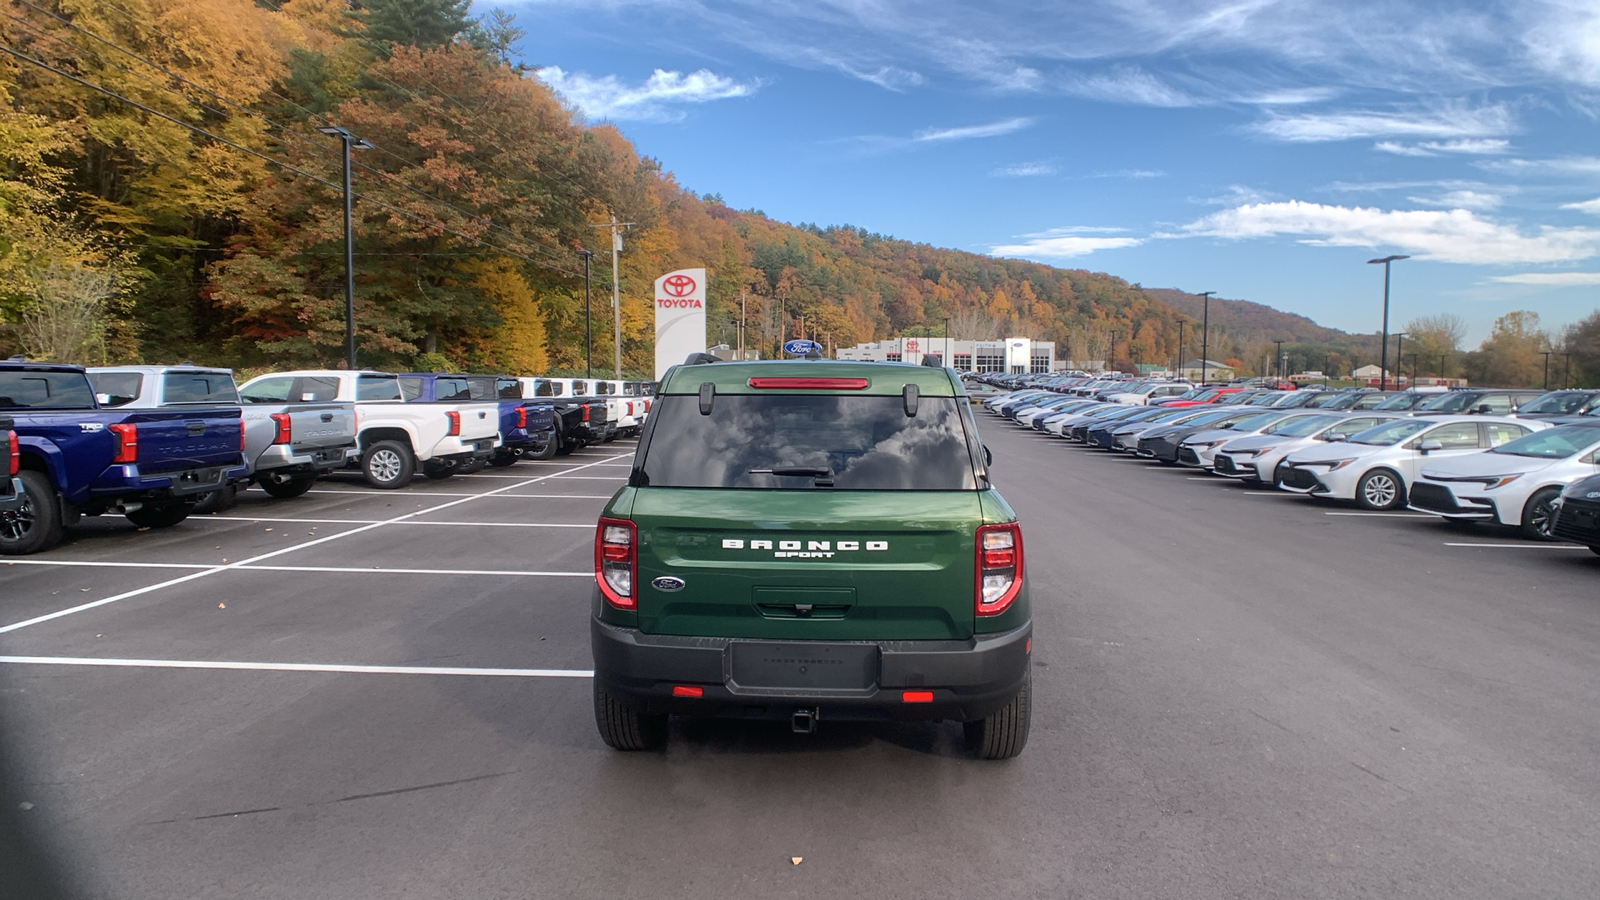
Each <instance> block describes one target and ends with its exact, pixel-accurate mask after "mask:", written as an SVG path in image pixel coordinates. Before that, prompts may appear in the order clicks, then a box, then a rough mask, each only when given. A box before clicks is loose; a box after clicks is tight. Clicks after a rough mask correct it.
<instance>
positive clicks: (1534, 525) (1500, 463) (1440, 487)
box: [1410, 421, 1600, 541]
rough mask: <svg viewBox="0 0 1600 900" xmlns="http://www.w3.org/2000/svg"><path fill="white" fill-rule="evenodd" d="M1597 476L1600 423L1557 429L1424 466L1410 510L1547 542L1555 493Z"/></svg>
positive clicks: (1412, 492) (1415, 488) (1599, 450)
mask: <svg viewBox="0 0 1600 900" xmlns="http://www.w3.org/2000/svg"><path fill="white" fill-rule="evenodd" d="M1596 474H1600V421H1597V422H1595V424H1593V425H1587V424H1585V425H1563V426H1560V427H1557V428H1551V429H1548V430H1546V431H1540V432H1536V433H1534V434H1530V435H1528V436H1527V437H1522V438H1518V439H1517V440H1514V441H1511V442H1510V443H1507V444H1501V445H1500V446H1498V447H1496V448H1494V449H1493V450H1489V451H1486V452H1484V453H1471V454H1468V455H1466V456H1460V457H1456V458H1455V459H1445V460H1440V461H1439V462H1437V463H1433V464H1430V465H1427V466H1424V467H1423V469H1422V477H1421V478H1419V479H1418V480H1417V483H1416V484H1415V485H1413V486H1412V488H1411V502H1410V507H1411V508H1412V509H1414V510H1417V511H1418V512H1425V513H1433V514H1435V515H1440V516H1444V517H1445V518H1447V519H1454V520H1459V521H1472V520H1477V521H1483V522H1499V523H1500V524H1501V525H1515V526H1516V527H1518V528H1520V529H1522V533H1523V535H1524V536H1525V537H1529V538H1533V539H1535V540H1545V541H1548V540H1551V539H1552V538H1551V534H1550V526H1551V524H1552V520H1553V517H1552V515H1551V508H1550V504H1551V501H1553V500H1555V498H1556V497H1558V496H1559V495H1560V494H1561V489H1562V488H1564V487H1566V486H1567V485H1568V484H1571V483H1572V482H1574V481H1577V480H1578V479H1580V478H1587V477H1589V476H1590V475H1596Z"/></svg>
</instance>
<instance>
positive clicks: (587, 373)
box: [578, 250, 594, 378]
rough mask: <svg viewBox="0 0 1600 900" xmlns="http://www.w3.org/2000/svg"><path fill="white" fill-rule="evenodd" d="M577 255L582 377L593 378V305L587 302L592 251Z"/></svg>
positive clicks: (583, 251)
mask: <svg viewBox="0 0 1600 900" xmlns="http://www.w3.org/2000/svg"><path fill="white" fill-rule="evenodd" d="M578 255H579V256H581V257H583V377H585V378H593V377H594V365H593V363H592V362H591V360H590V356H591V355H592V354H593V353H594V316H593V315H591V313H592V311H593V309H594V306H593V304H591V303H590V302H589V260H591V259H594V252H593V251H590V250H579V251H578Z"/></svg>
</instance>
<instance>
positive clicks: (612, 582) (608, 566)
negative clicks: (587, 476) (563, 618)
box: [594, 518, 639, 609]
mask: <svg viewBox="0 0 1600 900" xmlns="http://www.w3.org/2000/svg"><path fill="white" fill-rule="evenodd" d="M637 537H638V529H637V528H636V527H635V526H634V524H633V523H632V522H629V521H627V520H625V519H606V518H602V519H601V520H600V524H599V526H598V527H597V528H595V532H594V576H595V581H596V582H597V583H598V584H599V585H600V593H601V594H604V595H605V598H606V602H608V603H610V604H611V605H612V606H615V607H617V608H618V609H636V608H638V605H639V604H638V601H636V600H635V599H634V595H633V581H634V578H633V576H634V572H635V570H636V569H637V568H638V564H639V548H638V546H637V544H638V541H637Z"/></svg>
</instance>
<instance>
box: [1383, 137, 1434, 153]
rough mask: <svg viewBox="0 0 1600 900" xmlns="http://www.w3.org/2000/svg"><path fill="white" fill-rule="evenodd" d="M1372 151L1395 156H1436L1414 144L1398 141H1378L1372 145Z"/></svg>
mask: <svg viewBox="0 0 1600 900" xmlns="http://www.w3.org/2000/svg"><path fill="white" fill-rule="evenodd" d="M1372 149H1374V150H1381V151H1382V152H1384V153H1393V154H1394V155H1396V156H1438V155H1439V154H1437V153H1434V152H1433V151H1432V150H1424V149H1423V148H1421V147H1418V146H1416V145H1414V144H1402V143H1400V142H1399V141H1379V142H1377V143H1376V144H1373V145H1372Z"/></svg>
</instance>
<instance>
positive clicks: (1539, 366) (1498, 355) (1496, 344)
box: [1463, 310, 1550, 387]
mask: <svg viewBox="0 0 1600 900" xmlns="http://www.w3.org/2000/svg"><path fill="white" fill-rule="evenodd" d="M1549 349H1550V336H1549V335H1548V334H1546V333H1545V332H1544V331H1542V330H1540V328H1539V314H1538V313H1536V312H1532V311H1530V310H1515V311H1513V312H1509V313H1506V314H1505V315H1503V316H1501V317H1500V318H1498V319H1496V320H1495V322H1494V328H1493V329H1491V330H1490V332H1489V336H1488V337H1487V338H1485V339H1484V341H1483V343H1482V344H1481V345H1480V346H1479V347H1478V349H1477V350H1476V351H1474V352H1472V353H1470V354H1468V355H1467V358H1466V359H1465V360H1464V361H1463V364H1464V366H1465V368H1466V371H1467V378H1468V379H1469V380H1470V381H1471V382H1472V383H1473V384H1480V385H1493V386H1496V387H1539V386H1540V385H1541V384H1543V379H1544V362H1545V357H1544V351H1546V350H1549Z"/></svg>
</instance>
